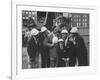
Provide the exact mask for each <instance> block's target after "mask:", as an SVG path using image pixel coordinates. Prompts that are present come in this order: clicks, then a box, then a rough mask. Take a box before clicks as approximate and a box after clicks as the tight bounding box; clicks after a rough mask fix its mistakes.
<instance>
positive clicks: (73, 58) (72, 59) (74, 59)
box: [69, 56, 76, 66]
mask: <svg viewBox="0 0 100 80" xmlns="http://www.w3.org/2000/svg"><path fill="white" fill-rule="evenodd" d="M75 64H76V56H71V57H69V66H75Z"/></svg>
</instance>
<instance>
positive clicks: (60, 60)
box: [58, 57, 66, 67]
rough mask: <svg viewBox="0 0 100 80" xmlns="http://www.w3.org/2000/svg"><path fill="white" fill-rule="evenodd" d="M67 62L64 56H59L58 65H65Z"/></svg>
mask: <svg viewBox="0 0 100 80" xmlns="http://www.w3.org/2000/svg"><path fill="white" fill-rule="evenodd" d="M65 66H66V63H65V61H64V60H62V57H58V67H65Z"/></svg>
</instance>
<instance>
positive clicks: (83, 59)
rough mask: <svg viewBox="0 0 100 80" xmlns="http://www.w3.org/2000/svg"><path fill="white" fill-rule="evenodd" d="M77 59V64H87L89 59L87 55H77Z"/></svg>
mask: <svg viewBox="0 0 100 80" xmlns="http://www.w3.org/2000/svg"><path fill="white" fill-rule="evenodd" d="M77 59H78V65H79V66H88V65H89V60H88V58H87V55H86V54H84V55H80V54H78V55H77Z"/></svg>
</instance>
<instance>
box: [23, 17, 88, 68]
mask: <svg viewBox="0 0 100 80" xmlns="http://www.w3.org/2000/svg"><path fill="white" fill-rule="evenodd" d="M35 26H36V25H35ZM51 28H52V27H51ZM23 39H26V40H27V52H28V55H29V59H30V66H31V68H35V67H34V65H35V64H36V55H39V54H40V55H41V67H42V68H49V67H66V66H69V67H71V66H76V64H77V66H88V65H89V61H88V53H87V49H86V46H85V43H84V40H83V38H82V36H81V35H80V34H79V33H78V28H77V27H70V26H69V25H68V22H67V18H66V17H63V16H62V17H58V18H57V19H56V23H55V26H54V27H53V29H51V30H48V28H47V27H46V25H42V26H41V28H40V29H37V27H30V28H29V30H28V31H27V32H25V34H24V36H23Z"/></svg>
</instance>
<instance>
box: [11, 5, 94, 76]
mask: <svg viewBox="0 0 100 80" xmlns="http://www.w3.org/2000/svg"><path fill="white" fill-rule="evenodd" d="M18 6H36V7H52V8H53V7H54V6H40V5H34V4H33V5H24V4H16V12H15V13H16V71H13V69H12V68H13V62H12V60H13V58H11V75H12V76H13V72H16V75H15V76H18V65H19V64H18V54H17V53H18V51H17V50H18V28H17V26H18V25H17V20H18V14H17V7H18ZM55 8H71V9H72V8H73V9H89V10H95V8H74V7H60V6H55ZM12 15H13V10H12ZM11 18H13V16H12V17H11ZM12 22H13V19H12ZM12 25H13V24H12ZM11 31H12V32H11V34H13V29H12V26H11ZM11 38H12V39H11V40H12V41H13V36H11ZM12 41H11V42H12ZM12 45H13V42H12ZM11 49H13V48H11ZM11 51H12V50H11ZM12 53H13V51H12ZM12 53H11V57H13V55H12ZM15 76H14V77H15Z"/></svg>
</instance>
